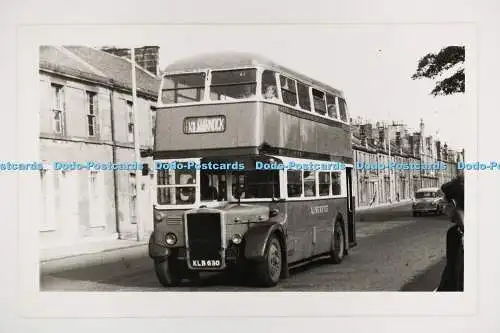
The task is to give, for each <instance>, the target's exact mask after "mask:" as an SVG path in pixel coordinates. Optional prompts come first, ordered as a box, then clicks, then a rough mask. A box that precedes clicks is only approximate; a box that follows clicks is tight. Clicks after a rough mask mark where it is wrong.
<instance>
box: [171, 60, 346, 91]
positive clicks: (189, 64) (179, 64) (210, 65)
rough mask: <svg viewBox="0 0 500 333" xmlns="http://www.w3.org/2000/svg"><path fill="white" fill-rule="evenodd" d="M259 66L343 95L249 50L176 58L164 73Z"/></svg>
mask: <svg viewBox="0 0 500 333" xmlns="http://www.w3.org/2000/svg"><path fill="white" fill-rule="evenodd" d="M253 66H261V67H264V68H267V69H270V70H274V71H277V72H280V73H282V74H284V75H287V74H288V75H290V76H293V77H294V78H296V79H298V80H300V81H302V82H303V83H306V84H309V85H313V86H316V87H318V88H320V89H323V90H326V91H328V92H332V93H334V94H336V95H338V96H341V97H344V94H343V92H342V91H341V90H339V89H335V88H333V87H331V86H329V85H327V84H324V83H322V82H320V81H317V80H314V79H312V78H310V77H308V76H306V75H304V74H301V73H298V72H296V71H294V70H292V69H289V68H286V67H284V66H281V65H279V64H277V63H276V62H274V61H272V60H271V59H269V58H266V57H264V56H262V55H260V54H256V53H250V52H236V51H225V52H214V53H202V54H198V55H194V56H191V57H186V58H183V59H180V60H177V61H175V62H173V63H171V64H170V65H168V66H167V67H166V68H165V74H174V73H190V72H198V71H203V70H207V69H212V70H223V69H237V68H241V67H253Z"/></svg>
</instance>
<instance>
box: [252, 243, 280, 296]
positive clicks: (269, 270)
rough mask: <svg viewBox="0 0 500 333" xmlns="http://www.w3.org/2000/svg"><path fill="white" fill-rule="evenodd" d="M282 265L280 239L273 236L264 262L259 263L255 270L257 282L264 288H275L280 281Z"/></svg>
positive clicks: (268, 244)
mask: <svg viewBox="0 0 500 333" xmlns="http://www.w3.org/2000/svg"><path fill="white" fill-rule="evenodd" d="M282 265H283V255H282V249H281V243H280V241H279V239H278V237H277V236H276V235H274V234H273V235H271V237H269V240H268V241H267V244H266V250H265V253H264V261H262V262H259V263H257V265H256V266H255V268H254V269H255V278H256V280H257V281H256V282H257V283H258V284H259V285H262V286H264V287H273V286H275V285H276V284H277V283H278V282H279V280H280V277H281V271H282V269H283V267H282Z"/></svg>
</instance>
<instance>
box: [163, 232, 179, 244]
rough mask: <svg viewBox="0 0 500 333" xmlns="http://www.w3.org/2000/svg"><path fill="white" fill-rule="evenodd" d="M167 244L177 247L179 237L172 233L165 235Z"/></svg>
mask: <svg viewBox="0 0 500 333" xmlns="http://www.w3.org/2000/svg"><path fill="white" fill-rule="evenodd" d="M165 242H167V244H168V245H175V244H176V243H177V236H176V235H175V234H173V233H171V232H169V233H168V234H166V235H165Z"/></svg>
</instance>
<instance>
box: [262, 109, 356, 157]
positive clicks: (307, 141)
mask: <svg viewBox="0 0 500 333" xmlns="http://www.w3.org/2000/svg"><path fill="white" fill-rule="evenodd" d="M262 113H263V114H262V116H263V133H262V134H263V139H264V141H265V142H266V143H268V144H269V145H271V146H272V147H278V148H284V149H290V150H297V151H303V152H311V153H318V154H326V155H333V156H339V157H342V158H346V159H349V160H350V161H352V146H351V136H350V129H349V126H348V125H346V124H341V123H337V122H334V121H333V120H328V119H324V120H323V119H321V118H318V117H315V116H313V115H312V114H308V113H305V112H303V111H297V110H295V109H292V108H288V107H285V106H281V105H276V104H271V103H262ZM320 120H322V121H320Z"/></svg>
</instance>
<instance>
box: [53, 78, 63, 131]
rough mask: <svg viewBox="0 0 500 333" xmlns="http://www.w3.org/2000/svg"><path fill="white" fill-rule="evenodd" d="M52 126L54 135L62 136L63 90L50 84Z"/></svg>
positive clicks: (56, 85) (59, 86)
mask: <svg viewBox="0 0 500 333" xmlns="http://www.w3.org/2000/svg"><path fill="white" fill-rule="evenodd" d="M51 87H52V125H53V130H54V133H56V134H61V135H62V134H64V89H63V86H61V85H58V84H52V85H51Z"/></svg>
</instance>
